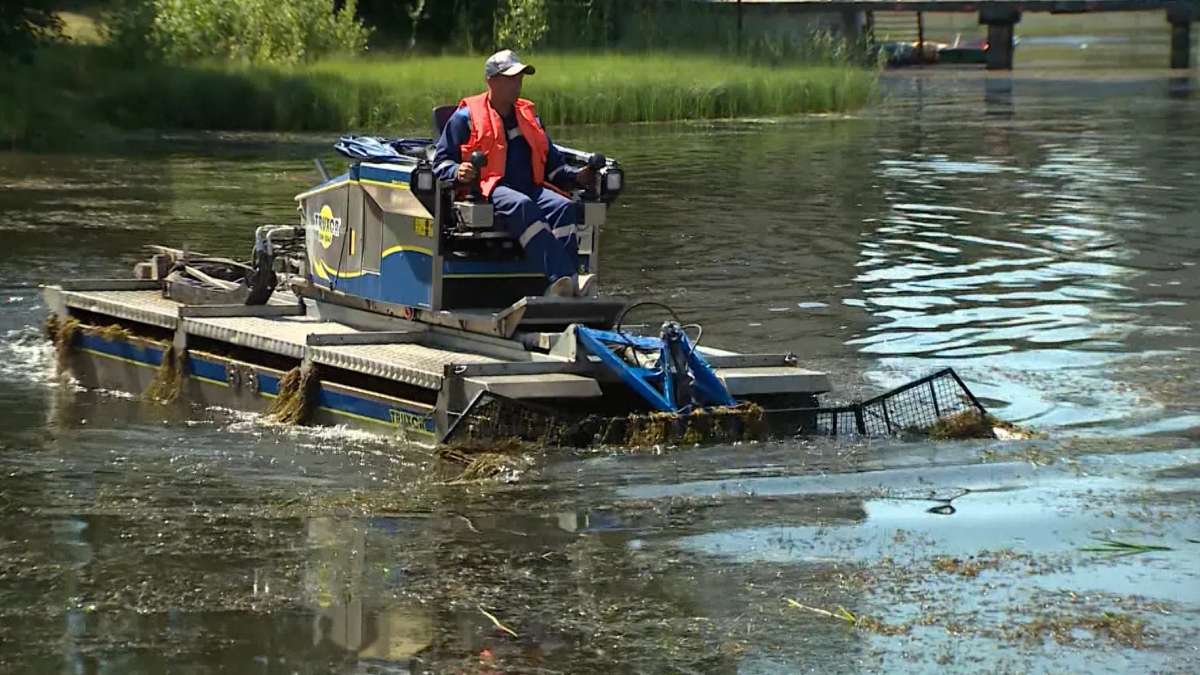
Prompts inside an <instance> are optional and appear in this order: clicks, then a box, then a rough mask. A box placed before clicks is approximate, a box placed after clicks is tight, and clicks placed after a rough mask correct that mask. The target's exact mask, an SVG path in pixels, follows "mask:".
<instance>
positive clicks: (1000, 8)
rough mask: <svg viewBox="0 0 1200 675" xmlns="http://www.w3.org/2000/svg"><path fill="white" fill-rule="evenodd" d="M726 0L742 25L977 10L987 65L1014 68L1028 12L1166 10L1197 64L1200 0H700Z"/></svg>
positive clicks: (1180, 54) (858, 28) (1186, 64)
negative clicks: (772, 17) (756, 20)
mask: <svg viewBox="0 0 1200 675" xmlns="http://www.w3.org/2000/svg"><path fill="white" fill-rule="evenodd" d="M695 1H697V2H703V3H706V4H709V5H727V6H729V7H730V9H731V10H732V11H733V12H735V14H736V16H737V23H738V29H739V30H740V29H741V24H742V17H743V15H746V14H751V13H757V12H763V11H770V12H774V13H778V12H779V11H781V10H783V11H786V12H788V13H796V14H805V13H823V14H830V13H840V14H841V15H842V17H843V19H842V20H843V23H844V24H845V26H846V28H847V30H848V31H849V32H851V33H852V34H855V35H857V34H861V32H862V31H864V30H865V31H870V30H871V26H872V25H873V23H874V20H873V15H874V12H971V13H975V12H978V14H979V23H980V24H982V25H986V26H987V27H988V51H987V69H988V70H1011V69H1012V63H1013V31H1014V28H1015V26H1016V25H1017V24H1018V23H1020V21H1021V14H1022V13H1023V12H1046V13H1050V14H1086V13H1092V12H1145V11H1154V10H1161V11H1163V12H1165V15H1166V17H1165V18H1166V21H1165V23H1167V24H1168V25H1169V26H1170V31H1171V56H1170V67H1171V68H1191V67H1192V65H1193V64H1192V58H1191V53H1192V24H1193V23H1195V22H1196V21H1197V20H1200V0H1019V1H1017V0H1013V1H1003V2H997V1H993V0H975V1H971V0H695Z"/></svg>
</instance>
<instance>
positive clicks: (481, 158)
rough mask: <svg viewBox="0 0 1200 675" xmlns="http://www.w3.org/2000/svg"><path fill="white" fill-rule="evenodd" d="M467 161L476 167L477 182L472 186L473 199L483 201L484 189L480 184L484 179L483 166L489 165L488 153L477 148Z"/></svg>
mask: <svg viewBox="0 0 1200 675" xmlns="http://www.w3.org/2000/svg"><path fill="white" fill-rule="evenodd" d="M467 161H469V162H471V166H473V167H475V184H474V185H472V186H471V201H482V200H483V191H482V189H481V188H480V187H479V184H480V182H481V181H482V179H483V167H485V166H487V155H486V154H484V152H483V151H482V150H475V151H473V152H472V153H471V156H470V157H468V158H467Z"/></svg>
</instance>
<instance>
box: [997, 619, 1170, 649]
mask: <svg viewBox="0 0 1200 675" xmlns="http://www.w3.org/2000/svg"><path fill="white" fill-rule="evenodd" d="M1079 629H1083V630H1087V631H1089V632H1091V633H1092V634H1093V635H1094V636H1096V637H1097V638H1106V639H1108V640H1111V641H1113V642H1116V643H1117V644H1119V645H1121V646H1122V647H1133V648H1141V647H1145V646H1146V644H1147V639H1148V638H1150V637H1152V636H1151V635H1150V633H1149V632H1148V631H1147V630H1146V621H1145V620H1144V619H1138V618H1135V617H1133V616H1130V615H1128V614H1119V613H1115V612H1103V613H1100V614H1096V615H1091V616H1066V617H1064V616H1058V617H1055V616H1043V617H1038V618H1036V619H1034V620H1032V621H1030V622H1029V623H1026V624H1023V625H1021V626H1018V627H1017V628H1016V629H1015V630H1013V631H1010V638H1016V639H1021V640H1025V641H1027V642H1035V643H1041V642H1043V641H1044V640H1045V636H1046V635H1047V634H1048V635H1050V636H1051V637H1053V638H1054V639H1055V640H1056V641H1057V642H1058V643H1059V644H1064V645H1070V644H1075V642H1076V641H1077V640H1078V638H1077V637H1076V635H1075V631H1077V630H1079Z"/></svg>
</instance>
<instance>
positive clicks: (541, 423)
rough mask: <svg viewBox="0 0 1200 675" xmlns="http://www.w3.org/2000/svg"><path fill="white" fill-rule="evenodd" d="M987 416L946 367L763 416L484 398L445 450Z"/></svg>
mask: <svg viewBox="0 0 1200 675" xmlns="http://www.w3.org/2000/svg"><path fill="white" fill-rule="evenodd" d="M966 412H978V413H979V416H980V419H983V416H985V415H986V411H985V410H984V408H983V405H982V404H980V403H979V401H978V400H977V399H976V398H975V396H974V395H973V394H972V393H971V391H970V390H969V389H968V388H967V386H966V385H965V384H964V383H963V381H962V380H961V379H959V377H958V375H957V374H956V373H955V372H954V371H953V369H950V368H947V369H945V370H941V371H938V372H936V373H933V374H931V375H928V376H926V377H923V378H921V379H919V380H915V381H913V382H910V383H908V384H905V385H903V386H901V387H897V388H896V389H893V390H891V391H889V392H887V393H884V394H881V395H879V396H876V397H874V398H871V399H868V400H866V401H862V402H858V403H853V404H849V405H844V406H833V407H819V408H792V409H780V410H764V409H762V408H760V407H759V406H757V405H754V404H749V403H745V404H742V405H739V406H737V407H730V408H718V409H713V410H703V411H697V412H693V413H691V414H689V415H676V414H672V413H659V412H650V413H640V414H633V415H625V416H604V415H597V414H591V415H588V414H580V413H572V412H566V411H561V410H556V409H553V408H550V407H547V406H542V405H537V404H533V403H529V402H526V401H518V400H515V399H510V398H506V397H504V396H499V395H497V394H492V393H490V392H482V393H480V394H479V395H478V396H476V397H475V399H474V400H472V401H471V403H470V404H469V405H468V406H467V408H466V409H465V410H464V411H463V412H462V413H461V414H460V415H459V416H458V417H457V419H456V420H455V421H454V423H453V424H452V425H451V427H450V428H449V429H448V430H447V432H446V435H445V437H444V438H443V439H442V442H443V443H447V444H454V445H476V444H481V443H482V444H488V443H494V442H496V441H500V440H505V439H517V440H520V441H522V442H524V443H531V444H536V445H541V446H547V447H550V446H558V447H562V446H566V447H588V446H592V445H621V446H645V445H656V444H671V443H721V442H733V441H739V440H764V439H768V438H788V437H793V436H797V435H821V436H893V435H901V434H921V433H928V432H929V431H930V430H931V429H932V428H934V427H935V425H937V424H938V422H939V421H942V420H946V419H948V418H951V417H954V416H958V415H961V414H962V413H966Z"/></svg>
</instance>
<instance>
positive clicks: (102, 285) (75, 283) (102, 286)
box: [43, 279, 163, 292]
mask: <svg viewBox="0 0 1200 675" xmlns="http://www.w3.org/2000/svg"><path fill="white" fill-rule="evenodd" d="M162 285H163V282H162V280H161V279H69V280H66V281H63V282H61V283H58V284H55V286H58V287H59V288H60V289H62V290H64V291H78V292H87V291H157V290H159V289H161V288H162ZM43 288H45V286H43Z"/></svg>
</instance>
